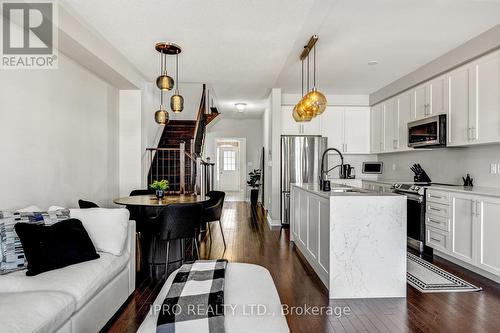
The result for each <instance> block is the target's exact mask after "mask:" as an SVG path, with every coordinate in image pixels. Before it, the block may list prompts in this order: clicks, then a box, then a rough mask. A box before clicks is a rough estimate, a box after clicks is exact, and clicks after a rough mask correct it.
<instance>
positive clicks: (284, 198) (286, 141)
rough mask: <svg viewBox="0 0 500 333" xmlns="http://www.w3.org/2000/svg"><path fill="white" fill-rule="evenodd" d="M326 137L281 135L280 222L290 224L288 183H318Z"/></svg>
mask: <svg viewBox="0 0 500 333" xmlns="http://www.w3.org/2000/svg"><path fill="white" fill-rule="evenodd" d="M327 146H328V145H327V138H325V137H322V136H319V135H305V136H298V135H282V136H281V223H282V224H290V184H293V183H318V182H319V176H320V168H321V155H322V154H323V152H324V151H325V149H326V148H327Z"/></svg>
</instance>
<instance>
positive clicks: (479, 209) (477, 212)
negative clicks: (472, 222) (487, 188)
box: [476, 201, 481, 216]
mask: <svg viewBox="0 0 500 333" xmlns="http://www.w3.org/2000/svg"><path fill="white" fill-rule="evenodd" d="M476 216H481V202H480V201H476Z"/></svg>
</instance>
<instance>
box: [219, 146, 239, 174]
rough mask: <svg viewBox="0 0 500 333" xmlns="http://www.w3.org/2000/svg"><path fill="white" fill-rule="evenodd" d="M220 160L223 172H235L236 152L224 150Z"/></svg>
mask: <svg viewBox="0 0 500 333" xmlns="http://www.w3.org/2000/svg"><path fill="white" fill-rule="evenodd" d="M222 158H223V166H222V168H223V170H224V171H236V151H234V150H224V152H223V155H222Z"/></svg>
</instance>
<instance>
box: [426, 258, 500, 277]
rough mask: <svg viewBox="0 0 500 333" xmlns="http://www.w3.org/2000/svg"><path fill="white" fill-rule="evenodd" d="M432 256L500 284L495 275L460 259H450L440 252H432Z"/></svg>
mask: <svg viewBox="0 0 500 333" xmlns="http://www.w3.org/2000/svg"><path fill="white" fill-rule="evenodd" d="M434 255H435V256H438V257H441V258H443V259H446V260H448V261H451V262H452V263H454V264H456V265H458V266H462V267H463V268H465V269H468V270H469V271H472V272H474V273H476V274H479V275H482V276H484V277H485V278H487V279H490V280H492V281H494V282H496V283H500V276H496V275H495V274H492V273H490V272H487V271H485V270H482V269H481V268H479V267H475V266H472V265H471V264H468V263H466V262H463V261H462V260H460V259H457V258H454V257H452V256H450V255H447V254H446V253H443V252H440V251H436V250H434Z"/></svg>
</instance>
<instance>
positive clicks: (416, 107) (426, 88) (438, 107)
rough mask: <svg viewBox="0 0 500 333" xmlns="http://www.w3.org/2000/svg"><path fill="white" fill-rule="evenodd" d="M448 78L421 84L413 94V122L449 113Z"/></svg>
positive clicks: (443, 77)
mask: <svg viewBox="0 0 500 333" xmlns="http://www.w3.org/2000/svg"><path fill="white" fill-rule="evenodd" d="M446 87H447V83H446V76H444V75H443V76H440V77H437V78H435V79H432V80H430V81H428V82H425V83H423V84H421V85H420V86H418V87H416V88H415V89H413V90H412V92H411V99H412V120H418V119H422V118H425V117H429V116H433V115H438V114H445V113H446V111H447V105H448V103H447V95H448V94H447V91H446Z"/></svg>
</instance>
